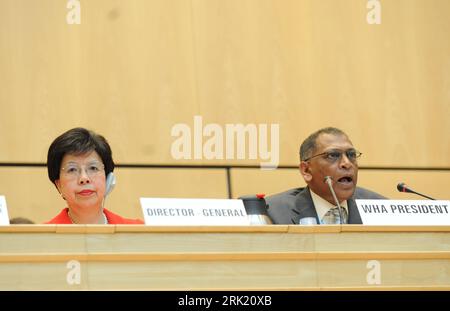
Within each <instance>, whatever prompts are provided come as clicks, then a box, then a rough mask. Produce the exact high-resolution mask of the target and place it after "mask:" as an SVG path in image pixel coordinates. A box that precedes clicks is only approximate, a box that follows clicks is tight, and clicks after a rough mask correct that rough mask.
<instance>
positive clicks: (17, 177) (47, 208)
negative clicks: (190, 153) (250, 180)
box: [0, 167, 228, 223]
mask: <svg viewBox="0 0 450 311" xmlns="http://www.w3.org/2000/svg"><path fill="white" fill-rule="evenodd" d="M115 175H116V177H117V185H116V187H115V188H114V190H113V192H111V195H110V197H109V198H108V199H107V201H106V204H105V207H106V208H108V209H110V210H111V211H113V212H116V213H118V214H120V215H121V216H124V217H128V218H140V219H143V216H142V211H141V207H140V203H139V198H140V197H163V198H165V197H169V198H227V197H228V192H227V183H226V172H225V171H224V170H220V169H205V170H202V169H176V170H175V169H128V168H119V169H116V170H115ZM0 195H5V196H6V203H7V206H8V213H9V216H10V218H13V217H27V218H29V219H31V220H33V221H34V222H36V223H42V222H44V221H48V220H50V219H51V218H53V217H54V216H56V215H57V214H58V213H59V212H60V211H61V209H62V208H64V207H65V206H66V205H65V202H64V201H63V199H62V198H61V197H60V196H59V194H58V191H57V190H56V188H55V187H54V186H53V184H52V183H51V182H50V180H49V179H48V177H47V169H46V168H28V167H24V168H5V167H0Z"/></svg>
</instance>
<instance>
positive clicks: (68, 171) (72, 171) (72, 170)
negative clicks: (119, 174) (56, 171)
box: [61, 163, 105, 179]
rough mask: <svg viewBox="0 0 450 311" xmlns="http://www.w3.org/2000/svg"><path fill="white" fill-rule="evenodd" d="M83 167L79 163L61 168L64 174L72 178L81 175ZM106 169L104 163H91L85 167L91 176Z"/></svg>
mask: <svg viewBox="0 0 450 311" xmlns="http://www.w3.org/2000/svg"><path fill="white" fill-rule="evenodd" d="M82 170H83V168H82V167H81V166H79V165H78V164H71V163H69V164H67V165H66V166H64V167H62V168H61V171H62V173H63V174H64V176H66V177H67V178H70V179H75V178H79V177H80V176H81V172H82ZM104 170H105V166H104V165H103V164H102V163H91V164H88V165H87V166H85V167H84V171H85V172H86V174H87V175H88V176H89V177H91V178H92V177H95V176H97V175H99V174H100V173H102V172H103V171H104Z"/></svg>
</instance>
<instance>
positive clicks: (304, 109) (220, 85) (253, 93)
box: [0, 0, 450, 167]
mask: <svg viewBox="0 0 450 311" xmlns="http://www.w3.org/2000/svg"><path fill="white" fill-rule="evenodd" d="M81 8H82V16H81V24H80V25H68V24H67V23H66V21H65V18H66V14H67V9H66V3H65V2H64V1H63V2H58V1H52V0H42V1H31V2H30V1H26V0H3V1H1V2H0V72H1V75H0V84H1V85H2V92H0V162H44V161H45V157H46V152H47V148H48V146H49V144H50V142H51V141H52V140H53V139H54V138H55V137H56V136H57V135H59V134H60V133H62V132H63V131H65V130H67V129H69V128H71V127H74V126H79V125H81V126H85V127H89V128H92V129H94V130H96V131H98V132H100V133H101V134H103V135H105V136H106V137H107V138H108V139H109V141H110V142H111V144H112V146H113V150H114V154H115V159H116V161H117V162H120V163H169V164H180V163H187V164H192V163H205V164H214V163H227V164H238V163H244V164H249V163H252V164H258V163H259V162H260V161H259V160H256V161H254V160H248V159H245V160H236V159H234V160H206V159H200V160H195V161H194V160H183V161H179V160H175V159H174V158H173V157H172V155H171V153H170V147H171V144H172V142H173V141H174V138H173V137H171V133H170V131H171V128H172V126H173V125H175V124H177V123H186V124H188V125H190V126H192V123H193V116H194V115H201V116H202V117H203V121H204V124H207V123H217V124H218V125H219V126H221V127H222V128H225V125H226V124H227V123H233V124H235V123H243V124H250V123H251V124H261V123H262V124H272V123H276V124H279V125H280V142H279V143H280V158H281V163H280V164H284V165H295V164H296V163H297V150H298V145H299V144H300V143H301V141H302V140H303V139H304V138H305V137H306V136H307V135H308V134H309V133H310V132H312V131H314V130H316V129H318V128H320V127H323V126H327V125H334V126H337V127H340V128H342V129H343V130H345V131H346V132H348V134H349V135H350V137H351V138H352V140H353V142H354V144H355V146H357V147H358V148H359V149H361V151H363V152H364V153H365V154H367V155H370V156H367V157H365V158H364V159H362V162H361V165H365V166H374V167H377V166H383V167H403V166H406V167H450V157H449V156H448V155H449V154H450V123H449V122H447V120H448V119H449V117H450V93H449V92H448V90H449V89H450V56H449V55H450V41H449V40H448V39H447V37H448V33H449V32H450V19H448V14H447V12H449V10H450V2H448V1H447V0H433V1H421V0H413V1H406V0H401V1H388V2H382V11H381V12H382V22H381V24H380V25H369V24H368V23H367V22H366V14H367V12H368V10H367V8H366V1H360V0H349V1H333V0H325V1H315V0H282V1H275V0H268V1H260V0H244V1H242V0H227V1H222V0H171V1H158V0H153V1H146V0H135V1H117V0H96V1H81Z"/></svg>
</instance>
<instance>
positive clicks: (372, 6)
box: [366, 0, 381, 25]
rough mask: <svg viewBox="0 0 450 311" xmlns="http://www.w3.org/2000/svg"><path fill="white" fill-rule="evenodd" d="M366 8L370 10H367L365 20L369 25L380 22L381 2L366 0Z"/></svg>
mask: <svg viewBox="0 0 450 311" xmlns="http://www.w3.org/2000/svg"><path fill="white" fill-rule="evenodd" d="M366 8H368V9H369V10H370V11H369V12H367V15H366V20H367V23H368V24H370V25H374V24H375V25H379V24H381V3H380V1H379V0H368V1H367V5H366Z"/></svg>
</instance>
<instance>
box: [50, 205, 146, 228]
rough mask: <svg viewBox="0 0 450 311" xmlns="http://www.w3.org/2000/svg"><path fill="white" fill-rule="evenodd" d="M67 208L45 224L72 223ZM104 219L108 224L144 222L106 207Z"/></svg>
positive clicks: (140, 223)
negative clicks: (126, 216) (123, 215)
mask: <svg viewBox="0 0 450 311" xmlns="http://www.w3.org/2000/svg"><path fill="white" fill-rule="evenodd" d="M68 212H69V209H68V208H67V207H66V208H64V209H63V210H62V211H61V212H60V213H59V214H58V215H56V216H55V217H54V218H53V219H52V220H50V221H47V222H45V223H46V224H72V221H71V220H70V218H69V214H68ZM103 212H104V213H105V216H106V219H108V224H110V225H124V224H139V225H142V224H144V222H143V221H142V220H140V219H128V218H123V217H122V216H119V215H117V214H114V213H113V212H110V211H108V210H107V209H106V208H105V209H103Z"/></svg>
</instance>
